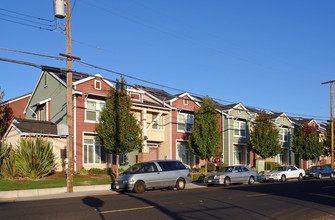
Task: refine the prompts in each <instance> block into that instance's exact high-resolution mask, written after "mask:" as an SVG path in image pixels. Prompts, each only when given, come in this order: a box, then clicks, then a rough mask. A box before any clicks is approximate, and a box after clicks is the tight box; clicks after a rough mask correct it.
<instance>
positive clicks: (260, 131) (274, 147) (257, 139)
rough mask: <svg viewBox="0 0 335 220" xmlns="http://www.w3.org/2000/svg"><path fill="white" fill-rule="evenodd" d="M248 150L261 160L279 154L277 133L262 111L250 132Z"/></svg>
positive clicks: (279, 147)
mask: <svg viewBox="0 0 335 220" xmlns="http://www.w3.org/2000/svg"><path fill="white" fill-rule="evenodd" d="M248 149H249V150H250V151H254V153H256V154H258V155H259V156H261V157H262V158H264V159H266V158H269V157H274V156H276V155H277V154H279V153H280V152H281V150H282V149H281V146H280V144H279V131H278V130H277V128H276V127H275V126H274V125H273V123H272V122H271V121H270V118H269V116H268V115H267V114H266V113H265V112H264V111H263V112H261V113H260V114H259V115H258V116H257V117H256V120H255V122H254V124H253V129H251V131H250V140H249V142H248Z"/></svg>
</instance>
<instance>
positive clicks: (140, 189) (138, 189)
mask: <svg viewBox="0 0 335 220" xmlns="http://www.w3.org/2000/svg"><path fill="white" fill-rule="evenodd" d="M144 191H145V183H144V182H143V181H137V182H136V183H135V186H134V192H136V193H143V192H144Z"/></svg>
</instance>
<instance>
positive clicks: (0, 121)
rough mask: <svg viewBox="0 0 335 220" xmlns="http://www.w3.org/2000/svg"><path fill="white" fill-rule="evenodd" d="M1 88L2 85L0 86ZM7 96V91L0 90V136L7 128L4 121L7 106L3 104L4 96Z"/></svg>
mask: <svg viewBox="0 0 335 220" xmlns="http://www.w3.org/2000/svg"><path fill="white" fill-rule="evenodd" d="M0 90H1V86H0ZM4 96H5V92H4V91H1V92H0V138H1V137H2V133H3V130H4V129H5V124H6V123H3V118H4V116H5V106H4V104H3V97H4Z"/></svg>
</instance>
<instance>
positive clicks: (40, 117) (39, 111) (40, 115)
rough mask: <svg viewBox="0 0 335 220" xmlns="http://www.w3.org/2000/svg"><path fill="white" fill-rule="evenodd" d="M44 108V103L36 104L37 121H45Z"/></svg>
mask: <svg viewBox="0 0 335 220" xmlns="http://www.w3.org/2000/svg"><path fill="white" fill-rule="evenodd" d="M45 108H46V107H45V104H44V105H39V106H37V108H36V115H37V120H38V121H46V117H45Z"/></svg>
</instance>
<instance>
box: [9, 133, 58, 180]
mask: <svg viewBox="0 0 335 220" xmlns="http://www.w3.org/2000/svg"><path fill="white" fill-rule="evenodd" d="M15 159H16V165H15V166H16V168H17V170H18V173H19V175H22V176H25V177H29V178H31V179H39V178H41V177H44V176H46V175H48V174H50V173H52V172H53V171H54V169H55V156H54V154H53V147H52V146H51V143H50V142H48V141H46V140H44V139H43V138H41V137H36V138H32V137H29V138H21V139H20V142H19V144H18V146H17V152H16V154H15Z"/></svg>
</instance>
